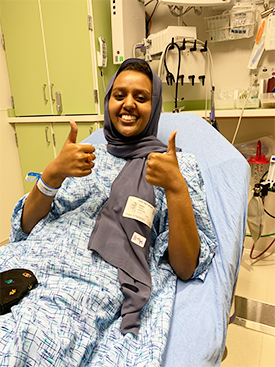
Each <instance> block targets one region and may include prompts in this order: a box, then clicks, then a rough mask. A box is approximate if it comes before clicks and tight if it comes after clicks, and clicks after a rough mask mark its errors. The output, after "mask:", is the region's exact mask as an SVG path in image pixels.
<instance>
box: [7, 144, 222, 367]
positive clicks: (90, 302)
mask: <svg viewBox="0 0 275 367" xmlns="http://www.w3.org/2000/svg"><path fill="white" fill-rule="evenodd" d="M95 148H96V160H95V167H94V169H93V172H92V174H91V175H89V176H87V177H83V178H67V179H66V180H65V181H64V183H63V184H62V187H61V188H60V190H59V191H58V194H57V195H56V197H55V199H54V202H53V206H52V209H51V211H50V213H49V214H48V215H47V216H46V217H45V218H44V219H42V220H41V221H40V222H39V223H38V224H37V225H36V226H35V228H34V229H33V230H32V232H31V233H30V234H29V235H26V234H24V233H23V232H22V231H21V229H20V219H21V214H22V208H23V205H24V201H25V198H26V196H24V197H23V198H22V199H21V200H19V202H18V203H17V204H16V206H15V209H14V213H13V216H12V230H11V236H10V244H8V245H6V246H3V247H0V271H1V272H2V271H5V270H8V269H11V268H20V267H22V268H27V269H30V270H32V271H33V272H34V274H35V275H36V277H37V279H38V282H39V284H38V287H37V288H35V289H33V290H32V291H31V292H30V293H29V294H28V296H26V297H25V298H23V299H22V300H21V302H20V303H19V304H18V305H16V306H14V307H12V310H11V312H10V313H8V314H6V315H2V316H0V366H1V367H12V366H17V367H19V366H22V367H26V366H32V367H33V366H37V367H48V366H51V367H52V366H56V367H75V366H100V367H102V366H104V367H105V366H115V367H117V366H136V367H139V366H140V367H141V366H143V367H145V366H146V367H147V366H160V365H161V359H162V355H163V351H164V348H165V345H166V341H167V336H168V331H169V325H170V319H171V315H172V307H173V300H174V296H175V289H176V280H177V277H176V275H175V274H174V272H173V270H172V268H171V266H170V265H169V263H168V261H167V257H166V255H165V253H166V250H167V243H168V214H167V204H166V198H165V195H164V191H163V189H161V188H156V187H155V188H154V190H155V196H156V215H155V218H154V223H153V227H152V245H151V249H150V257H149V266H150V270H151V275H152V292H151V298H150V300H149V301H148V303H147V304H146V305H145V306H144V307H143V310H142V313H141V327H140V331H139V335H138V337H135V336H133V335H132V334H129V333H128V334H126V335H122V334H121V332H120V323H121V317H120V307H121V304H122V301H123V299H122V293H121V291H120V286H119V282H118V276H117V269H116V268H114V267H113V266H111V265H109V264H108V263H106V262H105V261H104V260H103V259H102V258H101V257H100V256H99V255H97V254H96V253H92V252H91V251H89V250H88V249H87V245H88V241H89V237H90V234H91V232H92V229H93V227H94V224H95V220H96V217H97V214H98V212H99V210H100V208H101V207H102V205H103V204H104V203H105V202H106V200H107V199H108V197H109V194H110V189H111V184H112V182H113V181H114V179H115V178H116V176H117V175H118V173H119V172H120V171H121V169H122V168H123V166H124V164H125V161H124V160H123V159H119V158H116V157H114V156H112V155H110V154H109V153H107V151H106V146H105V145H103V144H102V145H95ZM177 154H178V160H179V165H180V169H181V171H182V173H183V175H184V177H185V179H186V181H187V184H188V188H189V192H190V196H191V200H192V203H193V207H194V213H195V218H196V222H197V226H198V230H199V235H200V238H201V252H200V259H199V264H198V267H197V269H196V271H195V273H194V276H193V278H200V279H202V280H203V279H204V277H205V276H206V274H207V271H208V268H209V266H210V263H211V259H212V257H213V256H214V249H215V246H216V240H215V235H214V232H213V229H212V225H211V222H210V219H209V214H208V210H207V205H206V199H205V192H204V184H203V181H202V178H201V174H200V171H199V169H198V166H197V163H196V160H195V158H194V156H192V155H191V154H186V153H177ZM106 230H108V228H106ZM183 332H184V331H183Z"/></svg>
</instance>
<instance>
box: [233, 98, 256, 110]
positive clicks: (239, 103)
mask: <svg viewBox="0 0 275 367" xmlns="http://www.w3.org/2000/svg"><path fill="white" fill-rule="evenodd" d="M244 101H245V100H244V99H240V98H238V99H236V102H235V106H236V109H242V108H243V104H244ZM259 107H260V99H259V98H248V99H247V101H246V103H245V107H244V108H245V109H249V108H259Z"/></svg>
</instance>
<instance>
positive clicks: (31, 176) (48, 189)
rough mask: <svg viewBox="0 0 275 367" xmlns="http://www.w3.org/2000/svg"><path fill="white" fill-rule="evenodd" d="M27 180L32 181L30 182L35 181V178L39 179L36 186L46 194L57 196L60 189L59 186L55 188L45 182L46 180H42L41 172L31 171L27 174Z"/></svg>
mask: <svg viewBox="0 0 275 367" xmlns="http://www.w3.org/2000/svg"><path fill="white" fill-rule="evenodd" d="M26 180H27V181H30V182H31V181H34V180H37V181H36V186H37V188H38V190H39V191H40V192H42V194H44V195H46V196H55V195H56V193H57V191H58V190H59V187H58V188H53V187H51V186H48V185H47V184H45V182H44V181H43V180H42V177H41V173H37V172H29V173H28V174H27V176H26Z"/></svg>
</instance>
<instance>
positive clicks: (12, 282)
mask: <svg viewBox="0 0 275 367" xmlns="http://www.w3.org/2000/svg"><path fill="white" fill-rule="evenodd" d="M37 283H38V282H37V279H36V277H35V275H34V274H33V272H32V271H30V270H27V269H11V270H7V271H4V272H3V273H0V315H4V314H5V313H7V312H9V311H10V309H11V307H12V306H14V305H16V304H17V303H18V302H19V301H20V300H21V299H22V298H23V297H24V296H25V295H26V294H27V293H28V292H29V291H30V290H31V289H32V288H34V287H35V286H36V285H37Z"/></svg>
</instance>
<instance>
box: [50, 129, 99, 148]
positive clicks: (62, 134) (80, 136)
mask: <svg viewBox="0 0 275 367" xmlns="http://www.w3.org/2000/svg"><path fill="white" fill-rule="evenodd" d="M77 127H78V133H77V140H76V142H77V143H80V142H81V141H82V140H84V139H86V138H87V137H88V136H89V135H91V133H92V132H93V131H95V130H96V128H97V123H96V122H90V123H88V122H78V123H77ZM53 130H54V136H55V147H56V154H57V155H58V154H59V153H60V150H61V149H62V147H63V145H64V143H65V141H66V139H67V137H68V134H69V132H70V124H69V123H68V124H65V123H54V124H53Z"/></svg>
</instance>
